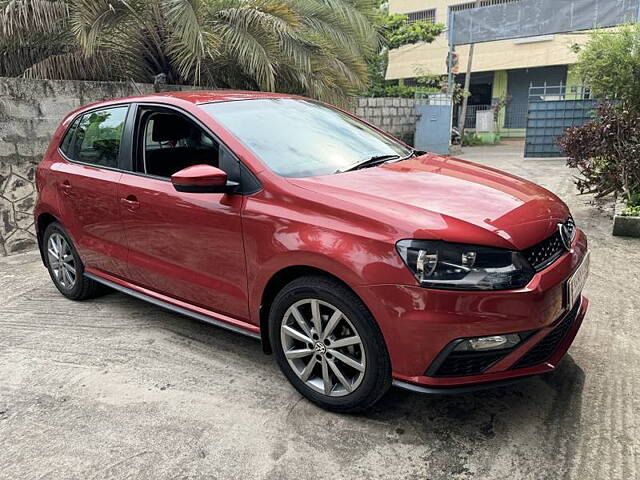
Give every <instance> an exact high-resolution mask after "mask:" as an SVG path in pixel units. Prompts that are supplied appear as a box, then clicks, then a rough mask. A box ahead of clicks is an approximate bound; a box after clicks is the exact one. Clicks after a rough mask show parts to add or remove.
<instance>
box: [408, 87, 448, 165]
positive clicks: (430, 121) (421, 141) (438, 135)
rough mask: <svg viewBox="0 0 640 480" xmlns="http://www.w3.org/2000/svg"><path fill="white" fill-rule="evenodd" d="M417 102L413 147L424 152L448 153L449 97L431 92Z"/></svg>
mask: <svg viewBox="0 0 640 480" xmlns="http://www.w3.org/2000/svg"><path fill="white" fill-rule="evenodd" d="M423 101H424V104H421V103H422V102H418V104H417V105H416V113H417V114H418V121H417V122H416V135H415V139H414V147H416V148H417V149H418V150H424V151H426V152H432V153H439V154H441V155H448V154H449V145H450V143H451V113H452V105H451V98H450V97H449V96H448V95H446V94H433V95H430V96H429V97H427V98H425V99H423Z"/></svg>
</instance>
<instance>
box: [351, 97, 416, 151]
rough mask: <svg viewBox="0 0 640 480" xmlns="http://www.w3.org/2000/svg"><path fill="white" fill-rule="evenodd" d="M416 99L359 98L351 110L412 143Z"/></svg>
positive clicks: (414, 127) (414, 129) (414, 128)
mask: <svg viewBox="0 0 640 480" xmlns="http://www.w3.org/2000/svg"><path fill="white" fill-rule="evenodd" d="M415 107H416V101H415V100H414V99H413V98H389V97H386V98H359V99H358V100H357V105H356V107H355V108H353V109H352V111H353V112H354V113H355V114H356V115H357V116H359V117H361V118H364V119H365V120H366V121H367V122H369V123H371V124H373V125H375V126H377V127H379V128H381V129H382V130H384V131H386V132H389V133H390V134H391V135H393V136H395V137H397V138H399V139H400V140H403V141H404V142H406V143H408V144H409V145H413V136H414V134H415V131H416V122H417V116H416V109H415Z"/></svg>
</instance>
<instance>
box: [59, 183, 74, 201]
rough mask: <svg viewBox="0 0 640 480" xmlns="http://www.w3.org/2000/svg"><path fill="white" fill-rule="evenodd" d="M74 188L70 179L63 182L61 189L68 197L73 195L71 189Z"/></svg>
mask: <svg viewBox="0 0 640 480" xmlns="http://www.w3.org/2000/svg"><path fill="white" fill-rule="evenodd" d="M72 188H73V187H71V184H70V183H69V181H68V180H65V181H64V182H62V183H61V184H60V190H62V193H63V194H64V195H66V196H67V197H68V196H69V195H71V189H72Z"/></svg>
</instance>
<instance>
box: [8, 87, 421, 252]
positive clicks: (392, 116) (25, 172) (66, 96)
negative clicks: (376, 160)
mask: <svg viewBox="0 0 640 480" xmlns="http://www.w3.org/2000/svg"><path fill="white" fill-rule="evenodd" d="M138 88H139V89H140V91H142V92H143V93H152V92H153V91H154V88H153V85H149V84H143V85H141V84H138ZM178 88H180V87H174V86H164V89H165V90H175V89H178ZM137 93H138V90H137V89H136V88H135V87H134V85H133V84H131V83H117V82H81V81H51V80H26V79H20V78H0V256H3V255H10V254H12V253H17V252H21V251H24V250H28V249H31V248H35V247H36V237H35V230H34V225H33V213H32V212H33V205H34V202H35V188H34V184H33V178H34V172H35V167H36V165H37V164H38V162H39V161H40V159H41V158H42V155H43V154H44V152H45V150H46V148H47V146H48V144H49V141H50V139H51V136H52V134H53V132H54V131H55V129H56V127H57V126H58V124H59V122H60V120H61V119H62V118H63V117H64V116H65V115H66V114H67V113H68V112H69V111H70V110H73V109H75V108H77V107H79V106H81V105H85V104H87V103H91V102H95V101H100V100H104V99H109V98H118V97H125V96H129V95H135V94H137ZM353 111H354V112H355V113H356V115H358V116H361V117H363V118H365V119H366V120H367V121H369V122H371V123H373V124H374V125H377V126H379V127H381V128H382V129H384V130H386V131H388V132H390V133H392V134H393V135H395V136H397V137H398V138H401V139H403V140H404V141H406V142H408V143H411V142H412V141H413V133H414V129H415V121H416V117H415V112H414V101H413V100H412V99H404V98H359V99H357V101H356V104H355V106H354V108H353Z"/></svg>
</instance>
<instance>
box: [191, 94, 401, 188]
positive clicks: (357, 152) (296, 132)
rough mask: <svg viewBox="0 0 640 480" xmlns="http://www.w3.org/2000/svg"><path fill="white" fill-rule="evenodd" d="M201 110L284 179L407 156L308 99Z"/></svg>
mask: <svg viewBox="0 0 640 480" xmlns="http://www.w3.org/2000/svg"><path fill="white" fill-rule="evenodd" d="M201 107H202V109H203V110H205V111H206V112H207V113H208V114H209V115H211V116H212V117H213V118H214V119H215V120H217V121H218V122H219V123H220V124H222V126H224V127H225V128H226V129H227V130H229V131H230V132H231V133H232V134H233V135H235V136H236V137H237V138H238V139H239V140H240V141H241V142H243V143H244V144H245V145H246V146H247V147H248V148H249V149H250V150H251V151H252V152H253V153H254V154H255V155H256V156H257V157H258V158H259V159H260V160H261V161H262V162H264V164H265V165H266V166H267V167H268V168H269V169H270V170H272V171H273V172H275V173H277V174H278V175H281V176H284V177H314V176H318V175H328V174H332V173H336V172H338V171H340V170H346V169H348V168H350V167H353V166H354V165H355V164H357V163H359V162H363V161H366V160H369V159H371V158H372V157H387V156H389V157H390V158H394V157H397V158H403V157H407V156H409V155H411V150H410V149H408V148H407V147H405V146H403V145H402V144H400V143H398V142H397V141H395V140H393V139H392V138H389V137H387V136H386V135H383V134H382V133H380V132H378V131H376V130H375V129H373V128H371V127H369V126H368V125H366V124H365V123H363V122H361V121H359V120H357V119H355V118H353V117H351V116H349V115H347V114H345V113H342V112H340V111H338V110H335V109H333V108H329V107H326V106H323V105H321V104H319V103H316V102H313V101H309V100H303V99H292V98H270V99H257V100H238V101H230V102H220V103H208V104H205V105H201Z"/></svg>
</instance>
